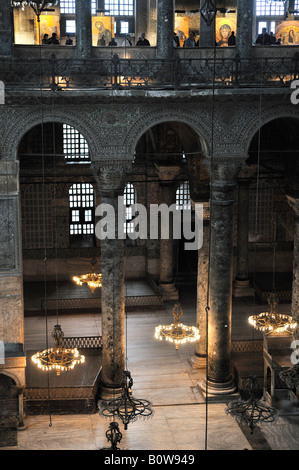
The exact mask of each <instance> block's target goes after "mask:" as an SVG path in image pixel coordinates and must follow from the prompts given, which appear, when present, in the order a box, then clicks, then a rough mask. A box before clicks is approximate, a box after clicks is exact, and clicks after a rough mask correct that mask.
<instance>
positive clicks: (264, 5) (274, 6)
mask: <svg viewBox="0 0 299 470" xmlns="http://www.w3.org/2000/svg"><path fill="white" fill-rule="evenodd" d="M255 7H256V16H282V15H283V14H284V2H282V1H281V2H278V1H277V2H269V0H256V4H255Z"/></svg>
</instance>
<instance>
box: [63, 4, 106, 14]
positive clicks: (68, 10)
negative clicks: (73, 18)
mask: <svg viewBox="0 0 299 470" xmlns="http://www.w3.org/2000/svg"><path fill="white" fill-rule="evenodd" d="M59 5H60V13H62V14H65V15H74V14H75V11H76V2H75V0H60V3H59ZM96 9H97V0H91V14H92V15H95V14H96Z"/></svg>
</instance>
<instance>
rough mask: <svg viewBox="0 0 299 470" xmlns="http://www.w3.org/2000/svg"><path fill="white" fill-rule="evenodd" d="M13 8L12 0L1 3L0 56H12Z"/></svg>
mask: <svg viewBox="0 0 299 470" xmlns="http://www.w3.org/2000/svg"><path fill="white" fill-rule="evenodd" d="M12 45H13V8H12V7H11V2H10V0H2V1H1V3H0V55H12Z"/></svg>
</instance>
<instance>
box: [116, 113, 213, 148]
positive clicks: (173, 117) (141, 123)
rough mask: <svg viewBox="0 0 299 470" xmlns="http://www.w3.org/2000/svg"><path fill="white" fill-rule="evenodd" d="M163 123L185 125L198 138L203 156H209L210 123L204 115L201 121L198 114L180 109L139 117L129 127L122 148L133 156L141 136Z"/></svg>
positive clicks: (145, 114)
mask: <svg viewBox="0 0 299 470" xmlns="http://www.w3.org/2000/svg"><path fill="white" fill-rule="evenodd" d="M163 122H179V123H182V124H186V126H188V127H190V128H191V129H192V130H193V131H194V132H195V134H196V136H197V137H198V139H199V142H200V144H201V150H202V152H203V154H204V155H209V152H210V145H209V142H210V137H211V135H210V128H209V123H210V121H209V119H208V118H207V115H206V113H205V114H204V116H203V119H202V120H201V118H200V113H198V114H197V113H191V112H190V111H187V110H184V109H182V108H180V109H179V110H175V109H172V108H165V109H158V110H152V111H149V112H147V113H144V114H143V115H142V116H141V117H139V119H138V121H136V122H135V123H134V124H133V125H132V126H131V128H130V129H129V130H128V132H127V134H126V136H125V138H124V146H125V147H126V148H127V150H128V153H129V154H130V155H134V151H135V148H136V145H137V142H138V140H139V139H140V138H141V136H142V135H143V134H144V133H145V132H146V131H148V130H149V129H150V128H152V127H154V126H156V125H158V124H161V123H163Z"/></svg>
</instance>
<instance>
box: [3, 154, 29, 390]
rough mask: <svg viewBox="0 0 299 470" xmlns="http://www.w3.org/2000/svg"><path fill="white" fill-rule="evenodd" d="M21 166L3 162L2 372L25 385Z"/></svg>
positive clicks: (18, 383) (19, 383)
mask: <svg viewBox="0 0 299 470" xmlns="http://www.w3.org/2000/svg"><path fill="white" fill-rule="evenodd" d="M18 174H19V168H18V164H17V163H15V162H12V161H4V160H2V161H0V220H1V232H0V341H1V342H2V343H1V344H2V346H3V344H4V352H5V354H4V358H0V359H1V360H0V373H2V372H3V373H4V374H5V373H7V374H8V375H10V376H12V377H13V378H14V380H15V381H16V383H17V385H18V386H25V367H26V355H25V352H24V300H23V274H22V244H21V229H20V198H19V176H18Z"/></svg>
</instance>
